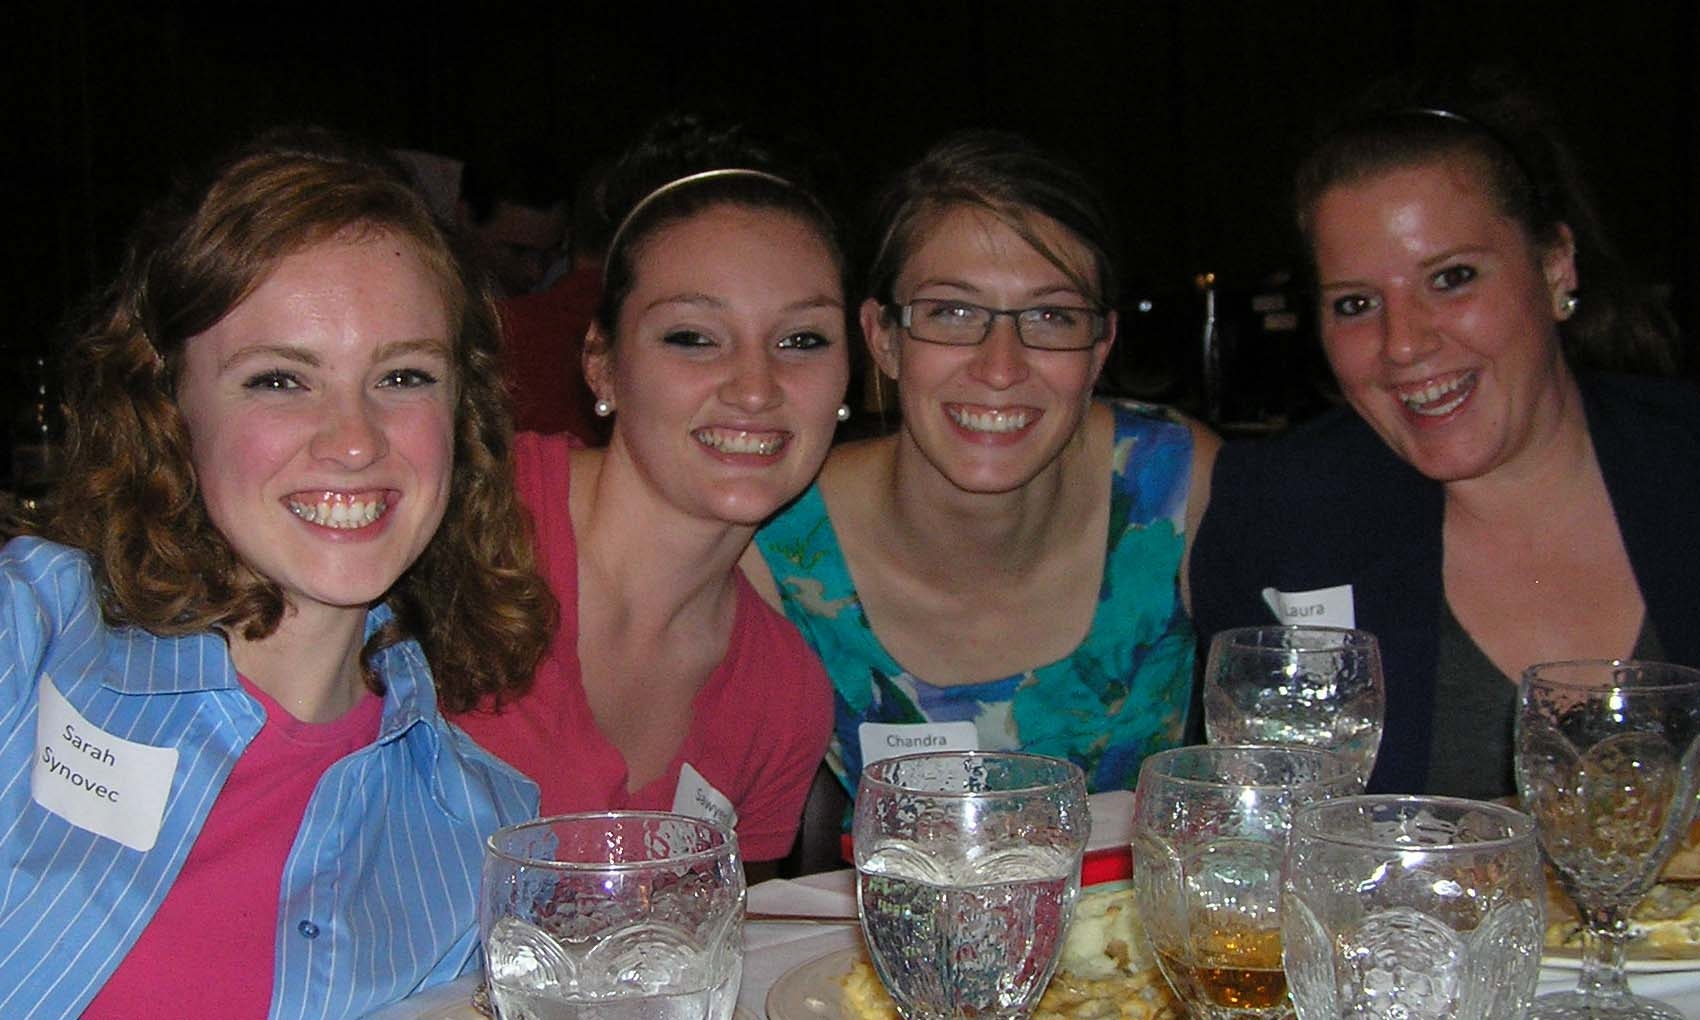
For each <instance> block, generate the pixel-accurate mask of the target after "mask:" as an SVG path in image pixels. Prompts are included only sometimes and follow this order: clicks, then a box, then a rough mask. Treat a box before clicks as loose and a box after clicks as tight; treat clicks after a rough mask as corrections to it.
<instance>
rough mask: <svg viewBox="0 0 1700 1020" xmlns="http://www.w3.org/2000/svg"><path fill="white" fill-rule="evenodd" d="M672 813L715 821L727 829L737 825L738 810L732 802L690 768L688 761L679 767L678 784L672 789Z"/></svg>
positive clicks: (700, 774) (699, 773)
mask: <svg viewBox="0 0 1700 1020" xmlns="http://www.w3.org/2000/svg"><path fill="white" fill-rule="evenodd" d="M673 813H674V814H676V815H688V816H690V817H692V818H701V819H702V820H703V821H705V822H717V823H719V824H720V825H724V826H726V827H727V828H728V829H735V828H737V826H738V812H737V811H736V810H735V809H734V808H733V807H732V802H731V801H730V800H728V799H727V798H726V795H725V794H724V793H721V792H720V791H719V790H716V789H715V788H714V786H713V785H712V784H711V783H709V781H708V780H706V779H704V778H703V776H702V773H701V772H698V771H697V770H696V769H694V768H692V767H691V763H690V762H685V764H684V765H683V766H681V767H680V769H679V785H678V787H677V788H676V789H675V790H674V791H673Z"/></svg>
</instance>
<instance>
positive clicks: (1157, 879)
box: [1133, 745, 1362, 1020]
mask: <svg viewBox="0 0 1700 1020" xmlns="http://www.w3.org/2000/svg"><path fill="white" fill-rule="evenodd" d="M1360 789H1362V781H1361V780H1359V779H1358V776H1357V772H1356V770H1355V769H1354V768H1353V766H1352V763H1351V762H1349V761H1347V760H1346V759H1345V758H1343V757H1341V756H1340V755H1337V754H1334V753H1333V752H1331V751H1323V750H1319V749H1317V748H1313V747H1274V746H1237V745H1212V746H1206V747H1180V748H1174V749H1172V750H1168V751H1160V752H1158V753H1157V754H1154V755H1152V756H1150V757H1149V758H1146V759H1145V762H1144V764H1143V765H1142V766H1141V767H1140V770H1139V785H1138V788H1137V790H1136V791H1135V793H1134V806H1133V833H1134V835H1133V867H1134V873H1133V890H1134V899H1135V902H1136V903H1137V905H1138V909H1139V917H1140V918H1141V919H1142V920H1143V921H1144V924H1145V933H1146V936H1147V938H1148V939H1149V940H1150V942H1151V948H1152V950H1153V951H1154V953H1155V955H1156V957H1157V965H1158V968H1159V969H1160V970H1162V972H1163V976H1164V977H1165V978H1166V979H1167V980H1168V982H1169V986H1170V987H1171V988H1173V989H1174V992H1175V995H1176V997H1178V998H1179V999H1180V1000H1181V1001H1182V1002H1184V1003H1185V1004H1186V1006H1187V1008H1188V1009H1189V1010H1191V1011H1192V1015H1194V1016H1196V1017H1199V1018H1201V1020H1281V1018H1285V1017H1291V1016H1292V1015H1293V1012H1292V1004H1291V1001H1290V999H1289V998H1288V995H1287V978H1286V973H1285V971H1284V970H1283V969H1282V963H1281V863H1282V857H1283V855H1284V853H1285V850H1286V843H1287V830H1288V827H1289V826H1290V825H1291V823H1292V818H1293V812H1294V810H1295V809H1297V808H1298V807H1299V806H1301V805H1303V804H1308V803H1311V802H1313V801H1318V800H1324V799H1328V798H1332V797H1342V796H1347V795H1349V794H1353V793H1356V792H1358V791H1359V790H1360Z"/></svg>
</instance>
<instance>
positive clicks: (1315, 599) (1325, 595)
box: [1263, 584, 1358, 627]
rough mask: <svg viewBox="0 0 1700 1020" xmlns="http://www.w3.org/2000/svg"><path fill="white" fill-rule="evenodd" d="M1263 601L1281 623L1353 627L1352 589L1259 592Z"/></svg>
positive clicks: (1354, 618)
mask: <svg viewBox="0 0 1700 1020" xmlns="http://www.w3.org/2000/svg"><path fill="white" fill-rule="evenodd" d="M1263 601H1264V603H1265V604H1266V605H1268V606H1269V608H1270V609H1271V610H1273V611H1274V613H1275V619H1277V620H1280V621H1281V622H1282V623H1288V624H1302V623H1308V624H1312V625H1314V626H1318V627H1356V626H1357V625H1358V624H1357V614H1356V613H1355V611H1354V610H1353V606H1352V586H1351V585H1349V584H1337V585H1335V586H1334V587H1332V588H1318V589H1316V590H1315V591H1276V590H1275V589H1274V588H1265V589H1263Z"/></svg>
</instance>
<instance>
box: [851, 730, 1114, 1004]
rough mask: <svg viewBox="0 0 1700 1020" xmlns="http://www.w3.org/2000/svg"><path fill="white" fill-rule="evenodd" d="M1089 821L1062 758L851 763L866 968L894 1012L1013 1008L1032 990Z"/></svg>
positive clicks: (1057, 935)
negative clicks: (869, 963)
mask: <svg viewBox="0 0 1700 1020" xmlns="http://www.w3.org/2000/svg"><path fill="white" fill-rule="evenodd" d="M1091 827H1092V823H1091V818H1090V815H1089V814H1088V811H1087V806H1086V777H1085V775H1084V774H1083V773H1082V772H1081V771H1080V769H1079V768H1078V767H1077V766H1075V765H1073V764H1071V763H1070V762H1067V761H1062V760H1060V759H1056V758H1045V757H1040V756H1037V755H1028V754H1014V753H997V752H944V753H937V754H919V755H907V756H904V757H898V758H887V759H885V760H884V761H878V762H875V763H873V764H871V765H869V766H868V767H867V768H865V769H863V770H862V780H861V785H860V787H859V788H858V790H857V793H856V814H855V821H854V824H853V827H852V835H853V839H854V843H855V849H856V898H857V904H858V907H859V909H860V913H861V918H862V932H863V934H864V935H865V936H866V938H867V943H868V955H869V956H870V957H871V958H872V960H873V964H874V970H875V972H876V973H878V974H879V977H880V980H881V981H882V982H884V983H885V986H886V989H887V990H888V991H890V993H891V998H892V1001H893V1002H895V1003H896V1005H897V1011H898V1013H899V1014H901V1015H902V1016H903V1018H904V1020H956V1018H959V1017H975V1018H978V1020H1023V1018H1025V1017H1027V1016H1029V1015H1030V1014H1031V1013H1032V1010H1033V1005H1034V1003H1035V1002H1037V1001H1038V999H1039V996H1040V995H1041V994H1042V993H1043V992H1044V990H1045V985H1046V983H1047V982H1049V981H1050V979H1051V972H1052V971H1053V970H1054V969H1055V968H1056V963H1057V956H1058V954H1059V953H1061V951H1062V944H1063V935H1064V932H1065V931H1066V930H1067V928H1068V922H1069V918H1070V917H1071V916H1072V915H1073V912H1074V901H1075V897H1076V896H1077V895H1078V893H1079V891H1080V857H1081V853H1082V851H1084V850H1085V848H1086V839H1087V835H1088V834H1089V832H1090V830H1091Z"/></svg>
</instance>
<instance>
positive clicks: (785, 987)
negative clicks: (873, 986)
mask: <svg viewBox="0 0 1700 1020" xmlns="http://www.w3.org/2000/svg"><path fill="white" fill-rule="evenodd" d="M861 955H862V950H861V949H859V948H857V947H854V946H852V947H851V948H849V949H840V950H837V951H835V952H831V953H828V954H826V955H825V956H822V957H818V958H816V959H813V960H810V961H809V962H808V963H799V964H798V965H797V966H795V967H792V968H791V969H790V970H788V971H786V972H785V973H784V974H781V975H780V976H779V980H778V981H775V982H774V983H773V987H772V988H769V989H768V990H767V1020H844V1014H843V1013H842V1012H841V1011H840V1010H839V1005H840V1004H841V1003H842V1002H843V999H842V998H841V997H840V989H841V988H842V985H841V984H840V982H841V981H842V980H843V979H844V975H846V974H848V973H850V968H851V967H852V966H853V965H854V964H855V963H856V960H857V958H859V957H860V956H861Z"/></svg>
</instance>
